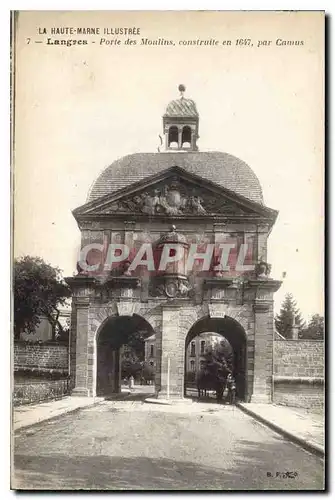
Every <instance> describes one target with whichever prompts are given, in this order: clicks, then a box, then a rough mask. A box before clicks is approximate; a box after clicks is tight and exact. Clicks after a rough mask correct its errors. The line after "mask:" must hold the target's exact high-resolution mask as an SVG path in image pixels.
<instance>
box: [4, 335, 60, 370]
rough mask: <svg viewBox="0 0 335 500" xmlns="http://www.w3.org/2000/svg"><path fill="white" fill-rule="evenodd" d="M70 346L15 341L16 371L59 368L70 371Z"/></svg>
mask: <svg viewBox="0 0 335 500" xmlns="http://www.w3.org/2000/svg"><path fill="white" fill-rule="evenodd" d="M68 365H69V355H68V346H67V345H64V344H54V343H45V344H28V343H25V342H15V343H14V371H18V370H27V369H30V368H31V369H33V368H35V369H38V370H41V371H43V370H49V369H58V370H63V371H66V372H67V371H68Z"/></svg>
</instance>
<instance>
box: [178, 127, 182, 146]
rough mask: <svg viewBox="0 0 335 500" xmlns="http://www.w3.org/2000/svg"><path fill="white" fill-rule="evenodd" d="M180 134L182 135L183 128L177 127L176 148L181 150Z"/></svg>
mask: <svg viewBox="0 0 335 500" xmlns="http://www.w3.org/2000/svg"><path fill="white" fill-rule="evenodd" d="M182 133H183V127H178V148H179V149H181V146H182V143H181V141H182Z"/></svg>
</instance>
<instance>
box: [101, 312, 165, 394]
mask: <svg viewBox="0 0 335 500" xmlns="http://www.w3.org/2000/svg"><path fill="white" fill-rule="evenodd" d="M152 335H154V330H153V328H152V326H151V325H150V324H149V323H148V322H147V321H146V320H145V319H144V318H143V317H142V316H138V315H136V314H134V315H133V316H113V317H110V318H107V320H105V322H104V323H103V324H102V325H101V327H100V329H99V331H98V333H97V337H96V353H97V356H96V394H97V396H109V395H111V394H115V393H119V392H121V382H122V379H123V378H125V371H126V372H127V374H128V375H129V376H131V375H133V376H134V378H135V380H136V378H137V376H136V374H137V373H138V380H140V381H142V380H143V375H144V373H143V372H144V371H145V370H147V371H148V367H147V366H146V359H145V340H146V339H148V338H149V337H151V336H152ZM127 367H128V368H127ZM149 368H150V367H149ZM152 370H153V374H152V377H151V379H152V380H153V378H154V370H155V366H154V364H152ZM148 377H149V378H150V374H149V375H148Z"/></svg>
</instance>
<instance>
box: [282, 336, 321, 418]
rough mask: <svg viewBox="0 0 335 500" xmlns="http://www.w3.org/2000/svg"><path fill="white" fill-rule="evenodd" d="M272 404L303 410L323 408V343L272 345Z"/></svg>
mask: <svg viewBox="0 0 335 500" xmlns="http://www.w3.org/2000/svg"><path fill="white" fill-rule="evenodd" d="M273 358H274V370H273V375H274V377H273V378H274V380H273V382H274V391H273V402H274V403H276V404H283V405H287V406H295V407H302V408H312V409H317V408H322V407H323V405H324V342H323V341H320V340H278V341H275V342H274V353H273Z"/></svg>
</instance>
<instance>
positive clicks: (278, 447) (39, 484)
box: [12, 396, 323, 490]
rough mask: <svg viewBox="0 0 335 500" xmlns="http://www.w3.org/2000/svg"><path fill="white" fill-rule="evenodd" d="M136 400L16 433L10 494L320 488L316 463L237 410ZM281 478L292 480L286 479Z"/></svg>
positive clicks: (109, 403) (319, 462) (104, 404)
mask: <svg viewBox="0 0 335 500" xmlns="http://www.w3.org/2000/svg"><path fill="white" fill-rule="evenodd" d="M137 398H138V397H136V396H135V397H133V401H103V402H102V403H100V404H98V405H97V406H94V407H91V408H87V409H82V410H80V411H79V412H77V413H75V414H72V415H71V414H69V415H65V416H63V417H60V418H59V419H57V420H53V421H50V422H49V423H48V422H45V423H42V424H38V425H36V426H34V427H32V428H30V429H27V430H24V429H22V430H21V431H18V432H17V434H16V436H15V457H14V463H15V477H14V480H13V484H12V486H13V487H15V488H21V489H72V488H75V489H112V490H118V489H138V490H140V489H146V490H162V489H163V490H166V489H175V490H176V489H177V490H178V489H179V490H181V489H193V490H196V489H197V490H213V489H214V490H218V489H219V490H227V489H234V490H236V489H237V490H253V489H275V490H277V489H279V490H284V489H291V490H308V489H322V487H323V486H322V485H323V461H322V460H321V459H320V458H317V457H315V456H313V455H312V454H310V453H308V452H306V451H304V450H302V449H301V448H299V447H298V446H296V445H294V444H291V443H289V442H287V441H286V440H285V439H284V438H282V437H280V436H279V435H277V434H275V433H274V432H272V431H270V430H269V429H268V428H266V427H264V426H263V425H261V424H259V423H258V422H256V421H255V420H253V419H252V418H251V417H249V416H247V415H246V414H244V413H243V412H241V411H240V410H239V409H237V408H234V407H229V406H227V407H222V406H221V407H220V406H218V405H216V404H212V403H208V404H206V403H193V404H190V405H185V406H183V407H178V408H176V407H167V406H160V405H151V404H150V405H149V404H147V403H143V402H142V401H141V400H140V399H137ZM285 472H293V473H296V476H295V478H283V477H282V474H283V473H285ZM277 473H279V474H277ZM270 474H271V475H272V477H270V476H269V475H270ZM276 475H277V477H276Z"/></svg>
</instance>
